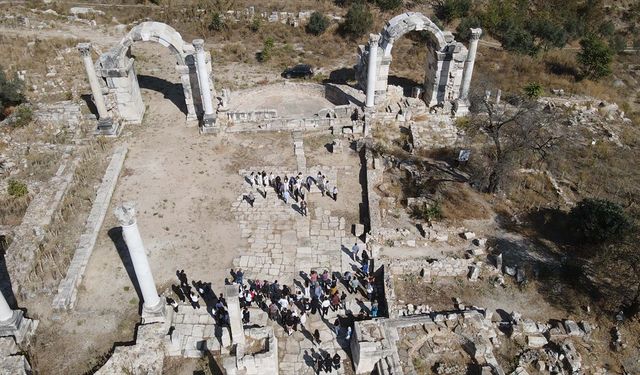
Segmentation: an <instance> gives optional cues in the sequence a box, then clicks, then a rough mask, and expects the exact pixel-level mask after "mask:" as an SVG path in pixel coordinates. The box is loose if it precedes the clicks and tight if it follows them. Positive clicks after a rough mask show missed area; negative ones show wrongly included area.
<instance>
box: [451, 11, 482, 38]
mask: <svg viewBox="0 0 640 375" xmlns="http://www.w3.org/2000/svg"><path fill="white" fill-rule="evenodd" d="M478 27H482V22H481V21H480V18H478V17H475V16H470V17H465V18H463V19H462V20H460V23H459V24H458V27H457V28H456V39H458V40H460V41H466V40H469V39H470V38H471V29H472V28H473V29H475V28H478Z"/></svg>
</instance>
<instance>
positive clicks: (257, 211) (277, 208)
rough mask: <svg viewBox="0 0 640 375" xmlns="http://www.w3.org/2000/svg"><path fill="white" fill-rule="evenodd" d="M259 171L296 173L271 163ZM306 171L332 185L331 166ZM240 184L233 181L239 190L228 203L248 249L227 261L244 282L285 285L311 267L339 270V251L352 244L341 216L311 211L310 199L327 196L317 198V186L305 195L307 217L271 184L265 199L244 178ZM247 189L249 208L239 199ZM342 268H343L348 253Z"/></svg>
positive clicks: (340, 253)
mask: <svg viewBox="0 0 640 375" xmlns="http://www.w3.org/2000/svg"><path fill="white" fill-rule="evenodd" d="M262 170H265V171H273V173H274V175H280V176H284V175H287V176H291V175H295V174H297V171H283V170H278V169H277V167H259V168H256V171H262ZM310 171H313V173H312V174H313V175H314V176H315V174H316V173H317V171H322V173H323V174H325V175H326V176H327V178H329V180H330V181H331V183H337V178H336V175H337V173H336V171H335V170H334V169H327V168H326V167H324V168H323V167H315V168H312V169H310ZM240 174H241V175H242V176H247V175H249V174H250V172H249V171H240ZM305 177H306V176H305ZM240 184H241V181H240V179H239V186H242V190H241V194H239V195H238V198H237V199H236V201H235V202H234V203H233V205H232V206H233V212H234V214H235V216H236V219H237V221H238V224H239V225H240V229H241V235H242V237H243V238H246V239H247V242H248V244H249V248H248V249H247V250H246V251H244V254H245V255H241V256H239V257H237V258H235V259H234V261H233V264H234V266H235V267H236V268H242V270H243V272H244V274H245V280H248V279H256V278H259V279H264V280H269V281H274V280H278V281H279V282H280V284H283V283H284V284H287V285H291V283H292V281H293V278H294V277H297V276H298V275H299V272H300V271H301V270H304V271H305V272H309V271H310V270H311V269H315V270H318V272H319V273H322V271H323V270H324V269H327V270H331V271H342V270H343V268H344V267H343V263H344V262H343V257H344V256H346V253H345V252H344V251H343V249H344V250H346V249H348V248H350V246H353V240H352V238H353V237H352V236H348V235H347V234H346V231H345V229H346V228H345V226H346V223H345V220H344V218H338V217H336V216H331V212H330V211H329V210H322V209H321V208H315V209H314V207H315V206H316V205H315V203H314V202H315V201H316V200H319V199H330V198H329V197H326V196H322V195H321V194H320V192H319V191H318V189H317V188H315V187H312V189H311V192H310V193H309V194H307V202H308V205H309V209H308V216H302V215H301V214H300V212H299V211H298V203H297V202H296V201H294V200H293V199H292V200H290V201H289V203H288V204H285V203H284V201H282V200H280V199H278V196H277V195H276V193H275V191H274V190H273V189H272V188H270V187H268V186H267V187H266V191H267V195H266V198H265V197H263V195H262V192H264V188H262V187H260V188H259V189H258V188H256V187H252V186H251V185H250V184H249V183H247V182H246V181H245V182H244V183H243V185H240ZM249 192H251V193H252V194H253V196H254V197H255V198H256V200H255V202H254V204H253V207H251V205H249V203H248V202H247V201H246V200H244V198H243V197H244V195H245V194H248V193H249ZM349 244H351V245H349ZM240 253H243V251H240ZM344 266H346V267H349V266H348V257H347V264H344Z"/></svg>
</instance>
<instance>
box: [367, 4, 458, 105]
mask: <svg viewBox="0 0 640 375" xmlns="http://www.w3.org/2000/svg"><path fill="white" fill-rule="evenodd" d="M411 31H427V32H429V35H430V36H431V38H429V41H428V43H427V45H426V46H425V47H426V48H427V49H428V53H427V61H425V66H424V72H425V78H424V84H423V87H424V94H423V99H424V101H425V103H426V104H427V105H428V106H429V107H434V106H445V105H447V104H449V103H452V102H454V101H455V100H456V99H458V96H459V89H460V84H461V81H462V73H463V69H464V63H465V59H466V57H467V48H466V47H465V46H464V45H463V44H462V43H458V42H456V41H455V39H454V37H453V35H452V34H451V33H450V32H446V31H442V30H440V28H439V27H438V26H437V25H436V24H435V23H433V21H431V20H430V19H429V18H428V17H427V16H425V15H423V14H422V13H417V12H407V13H403V14H400V15H398V16H395V17H393V18H392V19H391V20H389V21H388V22H387V23H386V25H385V27H384V28H383V30H382V31H381V32H380V34H372V35H371V36H370V39H369V44H368V46H367V48H365V47H364V46H361V47H360V49H359V61H358V64H357V66H356V70H357V72H356V74H357V78H358V82H359V83H360V86H361V87H362V88H363V89H365V90H366V91H369V88H372V89H373V91H374V93H372V94H371V95H372V97H371V100H368V103H367V106H372V105H373V104H374V103H369V102H371V101H373V102H375V103H379V102H381V101H382V99H384V98H385V97H386V93H387V88H388V78H389V67H390V65H391V62H392V50H393V44H394V43H395V42H396V41H397V40H398V39H399V38H401V37H402V36H404V35H405V34H407V33H409V32H411ZM374 49H375V50H374ZM371 57H373V58H371ZM370 59H371V60H374V59H375V69H373V72H374V73H373V74H374V78H373V80H371V82H368V81H369V77H368V75H369V74H371V72H370V71H369V60H370ZM368 97H369V95H368Z"/></svg>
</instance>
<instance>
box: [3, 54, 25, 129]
mask: <svg viewBox="0 0 640 375" xmlns="http://www.w3.org/2000/svg"><path fill="white" fill-rule="evenodd" d="M22 89H23V83H22V81H21V80H20V79H18V77H17V76H14V77H13V79H8V78H7V75H6V73H5V72H4V69H2V67H1V66H0V119H3V118H4V115H5V113H4V112H5V109H6V108H7V107H11V106H15V105H18V104H20V103H22V102H24V100H25V98H24V95H23V94H22Z"/></svg>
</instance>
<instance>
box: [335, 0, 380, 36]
mask: <svg viewBox="0 0 640 375" xmlns="http://www.w3.org/2000/svg"><path fill="white" fill-rule="evenodd" d="M372 25H373V15H372V14H371V11H370V10H369V6H368V5H367V4H365V3H360V2H359V3H354V4H352V5H351V7H349V10H348V11H347V15H346V16H345V19H344V22H343V23H342V25H341V29H342V32H343V33H344V34H345V35H349V36H351V37H359V36H362V35H364V34H365V33H367V32H368V31H369V30H370V29H371V26H372Z"/></svg>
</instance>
